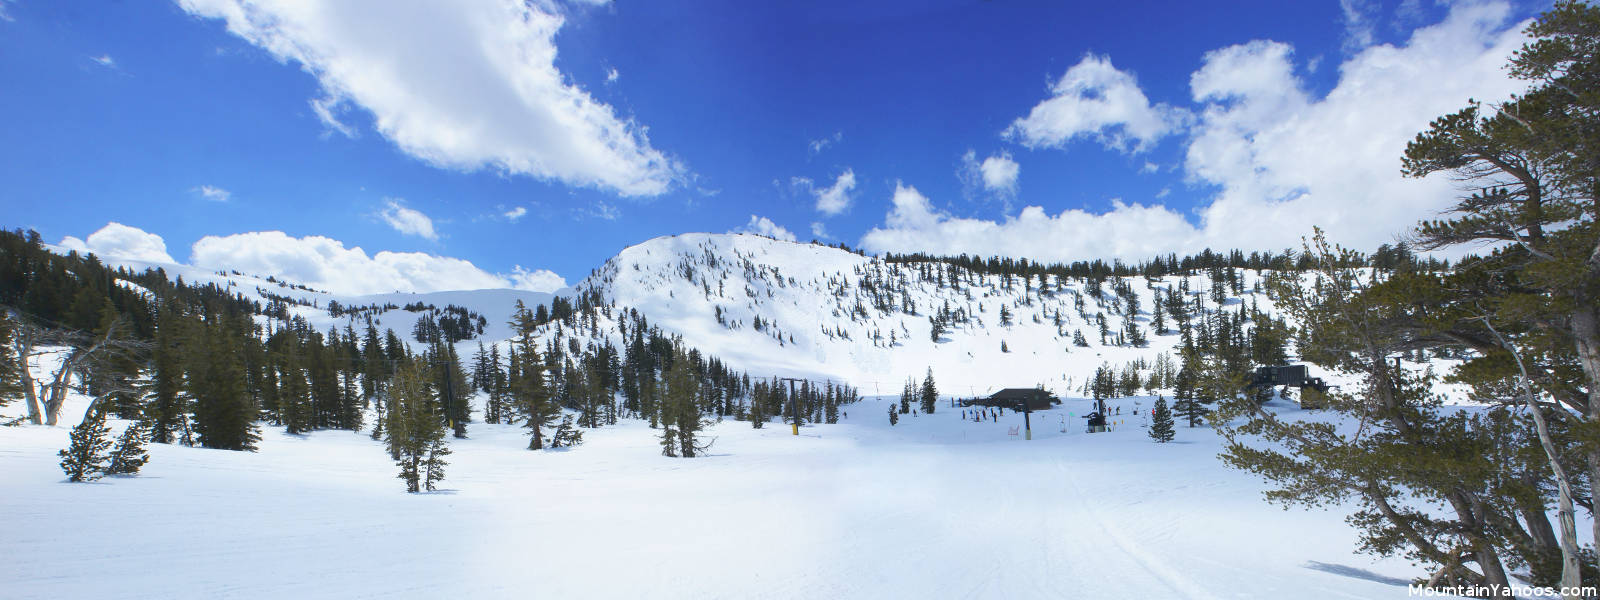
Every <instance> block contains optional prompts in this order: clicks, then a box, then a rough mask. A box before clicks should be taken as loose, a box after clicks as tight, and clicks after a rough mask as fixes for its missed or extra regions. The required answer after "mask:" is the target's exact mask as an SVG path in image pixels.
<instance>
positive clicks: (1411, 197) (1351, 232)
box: [1184, 2, 1525, 249]
mask: <svg viewBox="0 0 1600 600" xmlns="http://www.w3.org/2000/svg"><path fill="white" fill-rule="evenodd" d="M1510 13H1511V11H1510V8H1509V7H1508V6H1507V5H1505V4H1504V3H1498V2H1496V3H1462V4H1457V5H1455V6H1453V7H1452V8H1451V11H1450V14H1449V16H1448V17H1446V19H1445V20H1444V21H1443V22H1441V23H1438V24H1435V25H1432V26H1429V27H1425V28H1421V29H1417V30H1415V31H1414V32H1412V34H1411V36H1410V38H1409V39H1408V40H1407V41H1406V43H1405V44H1404V45H1401V46H1393V45H1387V44H1383V45H1376V46H1369V47H1367V48H1366V49H1364V50H1362V51H1361V52H1359V53H1357V54H1355V55H1354V56H1352V57H1350V58H1349V59H1348V60H1346V61H1345V62H1344V63H1343V64H1342V65H1340V66H1339V73H1340V76H1339V81H1338V83H1337V84H1336V85H1335V86H1334V88H1333V89H1332V90H1331V91H1329V92H1328V93H1327V94H1326V95H1325V96H1324V97H1322V98H1312V97H1309V96H1308V94H1307V92H1305V91H1304V88H1305V86H1304V85H1303V84H1302V82H1300V81H1299V80H1298V79H1297V78H1296V77H1295V76H1294V74H1293V70H1292V68H1291V63H1290V61H1289V56H1290V53H1291V50H1290V48H1289V47H1288V46H1286V45H1284V44H1279V43H1275V42H1251V43H1249V44H1243V45H1239V46H1233V47H1229V48H1224V49H1221V50H1217V51H1214V52H1211V53H1208V54H1207V55H1206V56H1205V58H1204V66H1202V67H1201V69H1200V70H1199V71H1198V72H1196V73H1195V74H1194V76H1193V77H1192V79H1191V82H1190V83H1191V91H1192V93H1193V94H1194V99H1195V101H1196V102H1201V103H1204V104H1205V107H1204V109H1203V110H1202V111H1201V116H1200V118H1199V121H1198V123H1197V124H1196V125H1195V127H1194V128H1193V133H1192V138H1191V141H1190V144H1189V148H1188V152H1187V154H1186V156H1185V160H1184V169H1185V171H1186V173H1187V174H1188V176H1189V177H1190V179H1191V180H1192V181H1195V182H1199V183H1204V184H1210V185H1213V186H1215V187H1216V189H1218V190H1219V191H1218V192H1217V194H1216V196H1215V197H1214V198H1213V199H1212V201H1211V202H1210V203H1209V204H1207V205H1205V206H1203V207H1201V208H1200V209H1199V211H1198V212H1199V220H1200V224H1201V229H1202V234H1203V235H1202V238H1201V240H1200V242H1201V243H1203V244H1206V245H1210V246H1212V247H1216V248H1224V247H1226V248H1250V249H1256V248H1259V249H1274V248H1286V247H1298V246H1299V242H1300V239H1301V238H1302V237H1303V236H1305V235H1307V234H1308V233H1309V232H1310V231H1311V228H1312V226H1313V225H1317V226H1321V227H1322V228H1323V229H1325V230H1327V231H1328V234H1329V237H1330V239H1333V240H1335V241H1338V242H1340V243H1343V244H1345V245H1348V246H1353V247H1357V248H1369V249H1370V248H1374V247H1376V246H1377V245H1379V244H1382V243H1385V242H1392V241H1394V239H1395V238H1396V236H1398V235H1400V234H1402V233H1403V232H1404V231H1405V230H1407V229H1408V228H1409V227H1411V226H1412V225H1414V224H1415V223H1416V222H1417V221H1419V220H1421V219H1424V218H1430V217H1433V216H1435V215H1437V214H1438V213H1439V212H1440V211H1441V210H1443V209H1445V208H1447V207H1448V206H1449V205H1451V204H1452V202H1453V199H1454V198H1455V197H1456V196H1457V194H1458V193H1459V190H1458V189H1457V188H1456V186H1455V185H1454V184H1453V182H1451V181H1450V180H1448V179H1447V178H1443V177H1432V178H1428V179H1423V180H1416V179H1407V178H1404V177H1402V176H1401V175H1400V157H1401V155H1402V154H1403V153H1404V152H1405V147H1406V144H1407V143H1408V142H1409V141H1411V140H1412V139H1413V138H1414V137H1415V136H1416V134H1417V133H1418V132H1419V131H1422V130H1424V129H1426V128H1427V127H1428V123H1429V122H1430V121H1431V120H1432V119H1434V118H1437V117H1438V116H1440V115H1443V114H1446V113H1448V112H1452V111H1455V110H1457V109H1459V108H1461V107H1462V106H1464V105H1465V103H1466V101H1467V99H1468V98H1478V99H1483V100H1495V99H1500V98H1506V97H1508V96H1509V95H1511V94H1512V93H1515V92H1517V91H1519V90H1520V89H1521V88H1522V84H1520V83H1518V82H1516V81H1513V80H1511V79H1510V78H1509V77H1507V75H1506V73H1505V70H1504V66H1505V64H1506V60H1507V58H1508V57H1509V56H1510V55H1511V53H1512V51H1514V50H1515V49H1516V48H1518V47H1519V46H1520V45H1521V44H1522V43H1523V41H1524V39H1525V38H1524V36H1523V35H1522V34H1521V30H1522V26H1521V24H1517V23H1511V22H1509V19H1510Z"/></svg>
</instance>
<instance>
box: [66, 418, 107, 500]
mask: <svg viewBox="0 0 1600 600" xmlns="http://www.w3.org/2000/svg"><path fill="white" fill-rule="evenodd" d="M110 435H111V428H110V427H106V413H105V411H103V410H101V409H100V408H99V407H97V406H92V407H90V408H89V411H88V412H87V413H85V414H84V415H83V421H82V422H80V423H78V424H77V425H76V426H74V427H73V428H72V433H71V434H70V436H69V439H70V440H71V441H70V442H68V446H67V449H66V450H62V451H60V452H57V453H56V454H57V455H58V456H60V457H61V470H62V471H63V472H65V473H66V474H67V481H72V482H84V481H94V480H96V479H99V478H100V477H101V476H102V475H104V474H105V469H106V462H107V461H108V460H110V457H109V456H107V455H106V450H108V449H109V448H111V439H110V438H109V437H108V436H110Z"/></svg>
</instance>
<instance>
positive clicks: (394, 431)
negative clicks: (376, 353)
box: [389, 361, 450, 493]
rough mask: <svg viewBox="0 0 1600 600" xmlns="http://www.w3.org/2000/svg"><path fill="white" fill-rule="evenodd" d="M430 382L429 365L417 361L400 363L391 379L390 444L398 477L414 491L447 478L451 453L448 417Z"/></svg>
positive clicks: (409, 490) (431, 488) (408, 490)
mask: <svg viewBox="0 0 1600 600" xmlns="http://www.w3.org/2000/svg"><path fill="white" fill-rule="evenodd" d="M429 383H430V382H429V377H428V373H427V369H426V367H425V366H423V365H421V364H418V362H416V361H407V362H406V363H405V364H402V365H400V367H399V368H398V369H396V370H395V374H394V378H393V379H392V380H391V381H390V382H389V402H390V404H389V444H390V447H391V448H392V449H393V450H392V455H393V456H395V457H396V458H395V463H396V464H397V465H398V466H399V467H400V474H399V475H398V477H399V478H400V479H402V480H404V481H405V482H406V491H407V492H410V493H416V492H420V491H422V490H423V489H424V488H426V489H427V490H428V491H433V489H434V484H435V483H437V482H438V481H440V480H442V479H444V466H445V465H446V462H445V460H444V457H445V456H447V455H449V454H450V449H449V447H447V446H446V445H445V441H444V440H445V435H444V434H445V422H444V417H443V415H442V414H441V413H440V411H439V410H438V407H437V406H436V405H437V404H438V403H437V400H436V398H435V397H434V391H433V389H431V386H430V385H429Z"/></svg>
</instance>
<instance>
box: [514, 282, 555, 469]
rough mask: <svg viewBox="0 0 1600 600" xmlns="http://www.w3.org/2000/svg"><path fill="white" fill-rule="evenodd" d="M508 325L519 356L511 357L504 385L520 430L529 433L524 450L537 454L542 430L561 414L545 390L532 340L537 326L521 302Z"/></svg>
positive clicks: (537, 351)
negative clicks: (506, 382)
mask: <svg viewBox="0 0 1600 600" xmlns="http://www.w3.org/2000/svg"><path fill="white" fill-rule="evenodd" d="M540 306H541V307H543V305H540ZM510 325H511V329H512V332H513V333H514V334H515V335H516V338H515V340H516V341H515V342H514V343H515V344H516V346H520V347H521V352H514V353H513V357H512V361H511V362H512V363H513V364H512V369H511V371H512V377H511V380H510V381H509V382H508V384H507V386H508V388H509V396H510V399H511V403H512V405H513V406H515V407H516V410H517V411H518V412H519V413H520V414H521V416H522V417H523V419H524V421H523V426H524V427H527V428H528V429H529V431H530V435H529V436H528V449H529V450H539V449H542V448H544V445H545V443H544V440H545V438H544V429H545V428H546V427H549V426H550V422H551V421H553V420H555V418H556V416H558V415H560V414H561V407H560V406H559V405H557V404H556V401H555V399H554V398H553V397H552V395H551V394H550V390H549V389H548V388H547V387H546V386H545V379H544V374H545V368H546V367H545V364H544V361H542V360H540V359H539V350H538V343H537V342H536V341H534V338H533V333H534V330H535V329H537V328H538V322H537V321H536V320H535V319H534V315H533V313H532V312H531V311H529V310H528V307H527V306H525V305H523V303H522V301H521V300H518V301H517V305H516V310H515V311H513V312H512V313H511V323H510ZM513 349H515V347H513Z"/></svg>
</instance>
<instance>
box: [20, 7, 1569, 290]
mask: <svg viewBox="0 0 1600 600" xmlns="http://www.w3.org/2000/svg"><path fill="white" fill-rule="evenodd" d="M1544 6H1545V5H1544V4H1508V3H1503V2H1488V1H1472V2H1469V1H1462V2H1453V3H1437V4H1436V3H1434V2H1431V1H1420V0H1407V1H1404V2H1376V1H1372V0H1346V1H1344V2H1335V1H1329V2H1309V1H1308V2H1244V1H1241V2H1229V3H1226V4H1225V8H1217V6H1216V5H1213V4H1211V3H1196V2H1162V3H1095V4H1082V3H1060V2H1017V1H1006V0H991V1H969V0H936V1H918V2H903V3H900V2H880V3H857V2H826V1H818V2H795V3H779V2H744V1H711V0H707V1H701V2H694V3H678V2H630V1H627V0H617V1H613V2H598V3H597V2H592V1H584V2H560V1H556V0H536V1H534V2H531V3H528V4H522V3H519V2H515V1H512V2H509V3H508V2H506V1H504V0H461V1H460V2H455V3H416V4H414V5H413V4H411V3H384V2H362V1H355V0H351V1H345V2H336V3H332V4H329V5H320V6H319V5H318V4H317V3H304V2H282V3H280V2H273V1H260V2H257V1H250V0H180V1H179V2H176V3H168V2H153V1H152V2H99V3H80V2H46V1H43V0H0V11H3V12H0V15H4V16H3V18H0V81H4V82H6V84H5V91H3V92H0V181H4V184H3V187H0V205H3V206H4V208H5V214H6V215H7V218H6V219H5V221H6V223H4V225H5V226H6V227H10V228H15V227H24V228H34V229H37V230H38V231H40V232H41V233H42V234H43V235H44V237H45V238H46V240H48V241H51V242H56V241H62V242H64V244H65V245H67V246H69V247H74V248H80V249H88V250H93V251H97V252H100V253H102V254H107V255H122V256H126V257H129V258H144V259H164V258H170V259H171V260H173V261H176V262H186V263H193V264H196V265H199V266H207V267H213V266H233V267H236V268H240V269H241V270H253V271H256V272H261V273H264V274H277V275H283V276H288V277H291V278H296V279H300V280H305V281H308V282H311V283H312V284H313V285H318V284H321V285H323V286H325V287H328V288H339V291H350V292H367V291H387V290H380V288H383V287H391V286H392V287H396V288H401V289H418V290H425V289H444V288H451V287H490V286H496V285H520V286H523V287H530V288H539V287H552V286H554V285H556V284H557V283H559V281H560V279H564V280H566V281H568V282H574V281H576V280H577V279H580V278H581V277H583V276H584V275H585V274H587V273H588V271H589V269H591V268H593V267H595V266H597V265H598V264H599V263H600V262H602V261H603V260H604V259H606V258H607V257H609V256H611V255H612V254H614V253H615V252H616V251H617V250H619V249H621V248H623V247H625V246H627V245H630V244H634V243H638V242H640V241H643V240H645V239H648V238H651V237H655V236H659V235H668V234H674V233H682V232H688V231H736V230H756V231H760V232H763V233H768V234H773V235H777V236H779V237H785V236H788V235H792V236H794V237H796V238H798V239H800V240H809V239H812V238H815V237H821V239H823V240H824V241H827V242H840V241H842V242H845V243H847V244H850V245H852V246H859V247H864V248H866V249H867V250H869V251H874V252H884V251H896V252H900V251H912V250H923V251H928V252H934V253H940V254H954V253H959V252H969V253H978V254H1008V255H1018V256H1030V257H1032V258H1036V259H1042V260H1072V259H1079V258H1124V259H1130V260H1136V259H1138V258H1141V257H1147V256H1150V255H1152V254H1155V253H1158V252H1159V253H1165V252H1189V251H1197V250H1199V249H1200V248H1203V247H1208V246H1209V247H1213V248H1227V247H1239V248H1243V249H1246V250H1257V249H1262V250H1271V249H1283V248H1285V247H1289V246H1295V245H1297V240H1298V239H1299V238H1300V236H1302V235H1305V234H1307V233H1309V231H1310V226H1311V225H1321V226H1323V227H1324V228H1326V229H1328V230H1329V231H1330V232H1331V233H1332V235H1333V236H1334V237H1335V239H1337V240H1340V241H1345V242H1347V243H1349V244H1351V245H1355V246H1357V247H1367V248H1370V247H1372V246H1375V245H1376V244H1378V243H1382V242H1384V241H1391V240H1393V239H1394V237H1395V235H1396V234H1397V233H1399V232H1401V231H1402V230H1403V229H1404V228H1405V226H1406V225H1408V224H1410V223H1412V222H1415V220H1416V219H1418V218H1422V217H1425V216H1428V215H1429V214H1432V213H1433V212H1436V211H1437V210H1438V209H1439V208H1441V207H1442V206H1444V205H1445V204H1447V203H1448V201H1449V198H1450V197H1451V195H1452V194H1453V193H1454V190H1453V189H1451V187H1450V185H1449V183H1448V182H1446V181H1441V180H1425V181H1414V180H1404V179H1401V178H1400V177H1399V175H1398V168H1399V152H1400V151H1401V150H1403V148H1404V143H1405V141H1406V140H1408V139H1409V138H1410V137H1411V136H1412V135H1414V134H1415V133H1416V132H1417V131H1418V130H1420V129H1421V128H1422V127H1424V126H1425V125H1426V123H1427V121H1428V120H1429V119H1431V118H1432V117H1434V116H1438V115H1440V114H1443V113H1444V112H1448V111H1451V110H1454V109H1455V108H1458V107H1459V106H1461V105H1462V104H1463V103H1464V102H1465V100H1466V99H1467V98H1468V97H1477V98H1480V99H1495V98H1503V97H1504V96H1505V95H1506V94H1509V93H1512V92H1514V91H1515V90H1516V89H1518V88H1517V84H1516V83H1515V82H1512V81H1509V80H1507V79H1506V77H1505V76H1504V71H1503V69H1502V68H1501V67H1502V66H1503V64H1504V62H1505V57H1506V55H1507V54H1508V53H1509V52H1510V51H1511V50H1513V49H1515V48H1516V47H1517V45H1519V44H1520V43H1521V40H1522V38H1521V36H1520V33H1519V31H1520V29H1521V26H1520V23H1521V22H1522V21H1524V20H1525V19H1528V18H1530V17H1532V16H1534V15H1536V14H1537V12H1538V10H1540V9H1541V8H1543V7H1544ZM551 56H554V58H553V59H552V58H551ZM108 223H116V224H118V225H116V226H110V227H108ZM262 232H281V234H276V233H262ZM91 234H94V235H91ZM241 234H250V235H241ZM207 236H211V237H209V238H207ZM203 238H206V239H204V240H203ZM356 247H359V248H360V249H361V252H359V253H357V252H353V251H352V249H353V248H356ZM380 252H383V253H385V254H383V255H381V256H380ZM467 263H470V264H467ZM546 270H547V271H549V273H546V272H544V271H546ZM363 274H364V275H366V279H363V278H362V276H361V275H363ZM374 274H381V275H385V276H388V277H390V278H391V279H392V278H394V277H398V278H399V279H400V280H399V281H388V280H385V279H383V278H380V277H376V276H375V275H374ZM352 282H356V283H352Z"/></svg>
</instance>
